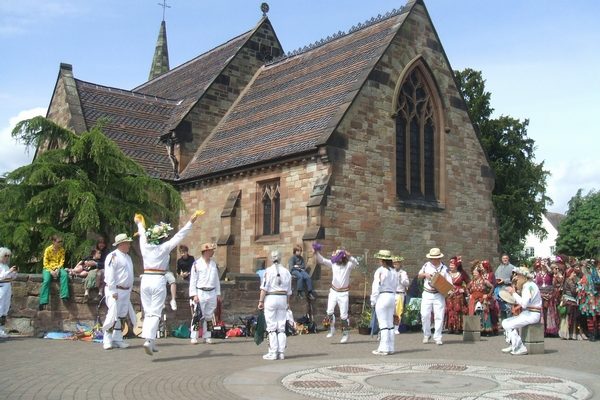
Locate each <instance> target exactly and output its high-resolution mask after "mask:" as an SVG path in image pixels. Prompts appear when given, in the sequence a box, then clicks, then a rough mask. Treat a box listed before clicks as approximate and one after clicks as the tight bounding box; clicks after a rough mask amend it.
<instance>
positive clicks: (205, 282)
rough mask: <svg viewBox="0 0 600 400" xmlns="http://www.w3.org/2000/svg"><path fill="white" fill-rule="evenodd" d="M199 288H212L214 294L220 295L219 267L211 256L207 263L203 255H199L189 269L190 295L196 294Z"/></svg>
mask: <svg viewBox="0 0 600 400" xmlns="http://www.w3.org/2000/svg"><path fill="white" fill-rule="evenodd" d="M200 288H214V289H215V293H216V295H217V296H220V295H221V281H220V280H219V269H218V268H217V263H216V262H215V261H214V260H213V259H212V258H211V259H210V261H209V262H208V264H207V263H206V261H205V260H204V257H200V258H198V259H196V261H194V264H193V265H192V269H191V270H190V297H194V296H197V295H198V291H200ZM211 292H212V291H211Z"/></svg>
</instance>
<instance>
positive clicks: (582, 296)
mask: <svg viewBox="0 0 600 400" xmlns="http://www.w3.org/2000/svg"><path fill="white" fill-rule="evenodd" d="M580 265H581V271H582V273H583V276H582V277H581V279H580V280H579V283H578V285H577V286H578V291H577V299H578V301H579V312H580V313H581V315H582V316H583V317H584V318H585V319H586V322H587V333H588V334H587V336H588V339H589V340H590V341H595V340H596V339H597V336H598V334H599V330H598V321H599V320H600V293H598V288H597V286H596V285H595V283H594V282H595V280H596V279H595V277H596V276H597V275H598V270H597V269H596V266H595V265H593V264H591V263H587V262H582V263H581V264H580Z"/></svg>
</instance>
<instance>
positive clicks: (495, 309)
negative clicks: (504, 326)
mask: <svg viewBox="0 0 600 400" xmlns="http://www.w3.org/2000/svg"><path fill="white" fill-rule="evenodd" d="M481 266H482V267H483V274H482V275H483V277H484V278H485V279H486V280H487V281H488V282H490V283H491V284H492V293H493V292H494V288H495V287H496V275H495V274H494V271H492V266H491V265H490V262H489V261H488V260H483V261H482V262H481ZM489 301H490V316H491V319H492V334H493V335H497V334H498V322H499V317H500V305H499V304H498V301H497V300H496V297H494V296H492V297H491V298H490V300H489Z"/></svg>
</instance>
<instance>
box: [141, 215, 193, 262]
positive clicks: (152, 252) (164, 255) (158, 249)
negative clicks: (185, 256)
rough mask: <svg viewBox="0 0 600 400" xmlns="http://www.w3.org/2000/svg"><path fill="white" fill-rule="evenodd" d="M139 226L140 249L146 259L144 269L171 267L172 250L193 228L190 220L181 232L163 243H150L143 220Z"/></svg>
mask: <svg viewBox="0 0 600 400" xmlns="http://www.w3.org/2000/svg"><path fill="white" fill-rule="evenodd" d="M137 227H138V234H139V237H140V250H141V251H142V258H143V259H144V269H161V270H163V271H167V270H168V269H169V257H170V254H171V252H172V251H173V249H174V248H175V247H177V245H178V244H179V242H181V241H182V240H183V238H185V236H186V235H187V234H188V233H189V232H190V230H191V229H192V222H191V221H188V222H187V223H186V224H185V225H184V226H183V228H181V229H180V230H179V232H177V233H176V234H175V235H173V237H172V238H171V239H169V240H168V241H166V242H164V243H162V244H150V243H148V240H147V238H146V230H145V229H144V225H143V224H142V223H141V222H138V224H137Z"/></svg>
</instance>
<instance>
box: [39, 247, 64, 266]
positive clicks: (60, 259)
mask: <svg viewBox="0 0 600 400" xmlns="http://www.w3.org/2000/svg"><path fill="white" fill-rule="evenodd" d="M64 265H65V249H64V247H61V248H59V249H58V250H57V251H54V245H52V244H51V245H50V246H48V247H46V250H44V269H45V270H47V271H54V270H55V269H58V268H63V267H64Z"/></svg>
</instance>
